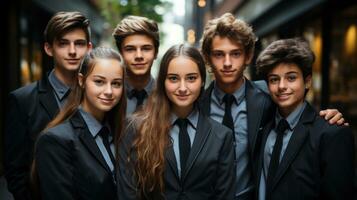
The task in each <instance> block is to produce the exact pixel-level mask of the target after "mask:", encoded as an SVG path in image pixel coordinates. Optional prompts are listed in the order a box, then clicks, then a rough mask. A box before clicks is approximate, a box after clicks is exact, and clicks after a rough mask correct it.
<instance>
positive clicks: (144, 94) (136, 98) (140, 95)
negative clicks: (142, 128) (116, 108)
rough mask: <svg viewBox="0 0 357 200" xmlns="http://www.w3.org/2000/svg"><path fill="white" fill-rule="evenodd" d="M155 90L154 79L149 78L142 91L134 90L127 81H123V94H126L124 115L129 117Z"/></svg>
mask: <svg viewBox="0 0 357 200" xmlns="http://www.w3.org/2000/svg"><path fill="white" fill-rule="evenodd" d="M154 88H155V79H154V78H153V77H152V76H151V77H150V80H149V83H148V84H147V85H146V86H145V87H144V89H142V90H136V89H135V88H134V87H133V86H132V85H130V84H129V81H125V92H126V104H127V106H126V114H127V116H129V115H130V114H132V113H133V112H135V111H136V110H137V109H138V108H139V107H140V106H142V105H143V104H144V103H145V102H146V100H147V98H148V96H149V95H150V94H151V92H152V91H153V90H154Z"/></svg>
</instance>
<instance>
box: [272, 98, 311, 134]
mask: <svg viewBox="0 0 357 200" xmlns="http://www.w3.org/2000/svg"><path fill="white" fill-rule="evenodd" d="M305 106H306V102H305V101H304V102H303V103H302V104H300V105H299V106H298V107H296V108H295V110H294V111H293V112H292V113H290V115H289V116H288V117H287V118H286V121H287V122H288V123H289V126H290V127H289V128H290V130H293V129H294V128H295V126H296V125H297V123H298V122H299V119H300V117H301V115H302V112H303V111H304V109H305ZM282 118H283V117H282V116H281V115H280V113H279V110H278V108H277V109H276V114H275V124H276V126H277V124H278V123H279V121H280V120H281V119H282Z"/></svg>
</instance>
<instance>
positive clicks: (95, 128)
mask: <svg viewBox="0 0 357 200" xmlns="http://www.w3.org/2000/svg"><path fill="white" fill-rule="evenodd" d="M78 110H79V112H80V113H81V115H82V117H83V119H84V121H85V123H86V124H87V127H88V129H89V132H90V133H91V135H92V136H93V138H96V137H97V136H98V133H99V131H100V129H102V127H103V125H102V124H101V123H100V122H99V121H98V120H97V119H95V118H94V117H93V116H92V115H91V114H89V113H88V112H86V111H84V110H83V108H82V107H81V106H80V107H79V109H78ZM104 126H107V128H108V129H109V130H110V126H109V124H108V123H107V122H106V123H105V125H104ZM110 132H111V131H110ZM109 136H111V134H110V135H109ZM112 139H113V138H112V137H109V140H112ZM110 142H111V141H110Z"/></svg>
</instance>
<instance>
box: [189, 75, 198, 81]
mask: <svg viewBox="0 0 357 200" xmlns="http://www.w3.org/2000/svg"><path fill="white" fill-rule="evenodd" d="M197 78H198V76H197V75H189V76H187V77H186V80H188V81H189V82H194V81H195V80H197Z"/></svg>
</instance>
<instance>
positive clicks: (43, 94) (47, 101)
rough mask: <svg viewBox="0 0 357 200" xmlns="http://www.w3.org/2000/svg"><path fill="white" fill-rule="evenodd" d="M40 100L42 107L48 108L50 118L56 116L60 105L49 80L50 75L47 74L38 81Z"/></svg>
mask: <svg viewBox="0 0 357 200" xmlns="http://www.w3.org/2000/svg"><path fill="white" fill-rule="evenodd" d="M37 86H38V94H39V101H40V104H41V105H42V107H43V108H44V109H45V110H46V112H47V114H48V115H49V116H50V118H51V119H52V118H54V117H55V116H56V114H57V113H58V111H59V107H58V104H57V101H56V98H55V96H54V95H55V94H54V93H53V92H54V91H53V89H52V87H51V85H50V83H49V81H48V76H47V75H46V76H45V77H43V78H42V79H41V80H39V81H38V82H37Z"/></svg>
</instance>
